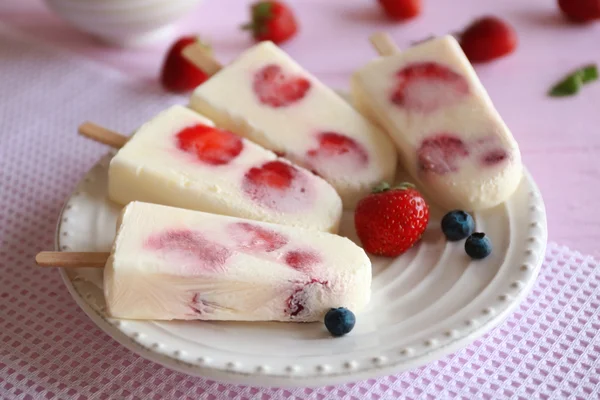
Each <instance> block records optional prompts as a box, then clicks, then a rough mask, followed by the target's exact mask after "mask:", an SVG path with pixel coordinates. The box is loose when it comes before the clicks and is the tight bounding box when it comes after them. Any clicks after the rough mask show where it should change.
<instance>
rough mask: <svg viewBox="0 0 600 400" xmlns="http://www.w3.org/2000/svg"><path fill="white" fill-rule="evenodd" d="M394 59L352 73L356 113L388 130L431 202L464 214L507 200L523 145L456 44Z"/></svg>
mask: <svg viewBox="0 0 600 400" xmlns="http://www.w3.org/2000/svg"><path fill="white" fill-rule="evenodd" d="M374 44H375V45H376V46H377V47H378V48H380V49H385V48H388V49H389V48H391V47H393V43H392V44H389V43H388V42H387V41H385V40H384V43H377V41H375V42H374ZM390 53H392V54H389V55H388V54H386V56H385V57H381V58H378V59H376V60H374V61H372V62H370V63H368V64H367V65H366V66H364V67H363V68H361V69H359V70H358V71H356V73H355V74H354V76H353V78H352V92H353V97H354V100H355V103H356V104H357V105H358V106H357V107H358V108H359V109H361V110H362V111H363V113H364V114H365V115H368V116H369V118H371V119H372V120H373V121H376V122H377V123H378V124H380V125H381V126H382V127H384V129H386V131H387V132H388V134H389V135H390V136H391V137H392V138H393V140H394V142H395V143H396V147H397V148H398V151H399V153H400V158H401V160H402V163H403V164H404V166H405V168H406V170H407V171H408V172H409V173H410V174H411V175H412V177H413V179H414V180H415V181H416V182H417V183H419V184H420V188H421V189H422V190H423V191H424V192H425V193H426V194H427V195H428V196H429V197H430V198H431V200H433V201H435V202H436V203H438V204H439V205H442V206H444V207H445V208H448V209H463V210H480V209H486V208H490V207H494V206H496V205H498V204H500V203H502V202H503V201H505V200H506V199H507V198H508V197H509V196H510V195H511V194H512V193H513V192H514V191H515V189H516V188H517V186H518V184H519V182H520V181H521V177H522V175H523V170H522V164H521V153H520V151H519V146H518V145H517V142H516V141H515V139H514V138H513V136H512V134H511V132H510V130H509V129H508V127H507V126H506V124H505V123H504V121H503V120H502V118H501V117H500V115H499V114H498V112H497V110H496V109H495V107H494V105H493V103H492V101H491V99H490V97H489V95H488V94H487V92H486V90H485V89H484V87H483V85H482V84H481V82H480V81H479V79H478V78H477V75H476V74H475V71H474V70H473V67H472V66H471V64H470V63H469V61H468V60H467V58H466V56H465V55H464V53H463V52H462V50H461V48H460V46H459V44H458V43H457V42H456V40H455V39H454V38H453V37H451V36H445V37H440V38H435V39H431V40H428V41H426V42H423V43H421V44H418V45H416V46H414V47H411V48H409V49H407V50H405V51H402V52H399V51H393V50H392V51H390Z"/></svg>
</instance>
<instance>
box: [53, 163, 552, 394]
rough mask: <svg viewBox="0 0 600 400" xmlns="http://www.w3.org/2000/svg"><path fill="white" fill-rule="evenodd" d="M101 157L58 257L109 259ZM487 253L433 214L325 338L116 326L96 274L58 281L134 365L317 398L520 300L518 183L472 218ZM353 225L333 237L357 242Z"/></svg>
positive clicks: (474, 333) (522, 193) (252, 328)
mask: <svg viewBox="0 0 600 400" xmlns="http://www.w3.org/2000/svg"><path fill="white" fill-rule="evenodd" d="M111 156H112V154H107V155H106V156H105V157H104V158H103V159H102V160H100V162H99V163H98V164H97V165H96V166H95V167H94V168H93V169H92V170H90V171H89V172H88V174H87V175H86V176H85V178H84V179H83V181H82V182H81V183H80V184H79V185H78V187H77V189H76V190H75V192H74V193H73V195H72V196H71V198H70V199H69V200H68V201H67V202H66V204H65V207H64V209H63V212H62V215H61V217H60V221H59V224H58V228H57V236H56V245H57V247H58V249H60V250H64V251H109V250H110V247H111V243H112V240H113V238H114V234H115V229H116V218H117V214H118V212H119V209H120V207H119V206H117V205H116V204H114V203H111V202H110V201H108V200H107V197H106V189H107V166H108V162H109V161H110V158H111ZM474 217H475V220H476V224H477V230H478V231H483V232H486V234H487V235H488V236H489V237H490V238H491V240H492V243H493V248H494V251H493V253H492V254H491V255H490V256H489V257H488V258H486V259H484V260H481V261H471V260H470V258H469V257H468V256H467V255H466V254H465V252H464V248H463V246H464V241H461V242H455V243H450V242H447V241H446V240H445V239H444V237H443V235H442V234H441V230H440V228H439V221H440V218H441V213H440V212H439V211H437V210H435V209H432V216H431V223H430V226H429V227H428V229H427V231H426V234H425V236H424V238H423V240H422V242H421V243H420V244H419V245H417V246H416V247H414V248H413V249H411V250H410V251H409V252H408V253H406V254H404V255H402V256H400V257H398V258H397V259H385V258H372V261H373V286H372V287H373V296H372V301H371V302H370V305H369V307H368V309H367V310H366V311H364V312H362V313H360V314H358V315H357V324H356V327H355V328H354V330H353V331H352V332H351V333H350V334H348V335H347V336H345V337H342V338H333V337H331V336H330V335H329V334H328V333H327V331H326V329H325V327H324V325H323V324H321V323H309V324H297V323H277V322H269V323H242V322H200V321H192V322H189V321H187V322H183V321H177V322H154V321H130V320H114V319H111V318H108V317H107V316H106V315H105V313H104V298H103V295H102V291H101V289H100V287H101V286H102V271H101V270H94V269H87V268H86V269H77V270H69V271H67V270H61V273H62V275H63V278H64V281H65V284H66V285H67V287H68V289H69V291H70V292H71V294H72V295H73V297H74V298H75V300H76V301H77V303H78V304H79V305H80V306H81V308H82V309H83V310H84V311H85V312H86V313H87V314H88V315H89V317H90V318H91V319H92V320H93V321H94V322H95V323H96V324H97V325H98V326H99V327H100V328H102V329H103V330H104V331H106V332H107V333H108V334H109V335H110V336H112V337H113V338H114V339H115V340H117V341H118V342H119V343H121V344H123V345H124V346H126V347H128V348H129V349H131V350H132V351H134V352H136V353H138V354H140V355H141V356H143V357H145V358H147V359H150V360H153V361H155V362H158V363H160V364H163V365H165V366H167V367H169V368H173V369H175V370H179V371H182V372H185V373H187V374H191V375H198V376H203V377H208V378H211V379H216V380H220V381H227V382H234V383H244V384H251V385H257V386H320V385H328V384H335V383H343V382H348V381H356V380H361V379H367V378H374V377H377V376H381V375H385V374H392V373H397V372H400V371H403V370H406V369H410V368H415V367H418V366H421V365H423V364H425V363H428V362H430V361H433V360H435V359H437V358H440V357H442V356H444V355H446V354H448V353H451V352H453V351H455V350H457V349H459V348H461V347H463V346H465V345H467V344H468V343H470V342H471V341H473V340H475V339H476V338H477V337H480V336H481V335H483V334H484V333H486V332H487V331H489V330H490V329H491V328H493V327H494V326H496V325H497V324H498V323H500V322H501V321H502V320H503V319H504V318H505V317H506V316H507V314H508V313H509V312H510V311H511V310H512V309H513V308H514V307H515V306H516V305H517V304H518V303H519V301H520V300H521V299H522V298H523V297H524V296H525V295H526V294H527V292H528V291H529V289H530V288H531V286H532V283H533V282H534V280H535V279H536V277H537V274H538V271H539V267H540V265H541V263H542V260H543V257H544V251H545V247H546V239H547V230H546V214H545V209H544V204H543V201H542V198H541V196H540V193H539V191H538V189H537V187H536V185H535V183H534V182H533V180H532V179H531V177H530V176H529V174H528V173H525V175H524V177H523V180H522V182H521V184H520V186H519V188H518V189H517V191H516V193H515V194H514V195H513V196H512V197H511V198H510V199H509V201H508V202H506V203H505V204H502V205H500V206H498V207H496V208H494V209H492V210H488V211H486V212H483V213H477V214H475V215H474ZM352 221H353V218H352V214H351V213H348V214H347V215H345V216H344V219H343V222H342V228H341V232H340V234H341V235H345V236H348V237H349V238H351V239H352V240H355V241H356V240H357V239H356V236H355V233H354V229H353V222H352Z"/></svg>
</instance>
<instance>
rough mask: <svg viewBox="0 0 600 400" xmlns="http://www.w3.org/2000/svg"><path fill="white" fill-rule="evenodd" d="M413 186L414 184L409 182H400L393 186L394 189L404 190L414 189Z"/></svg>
mask: <svg viewBox="0 0 600 400" xmlns="http://www.w3.org/2000/svg"><path fill="white" fill-rule="evenodd" d="M415 187H416V186H415V185H413V184H412V183H410V182H402V183H400V184H398V185H396V186H394V189H399V190H406V189H414V188H415Z"/></svg>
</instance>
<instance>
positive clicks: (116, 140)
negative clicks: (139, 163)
mask: <svg viewBox="0 0 600 400" xmlns="http://www.w3.org/2000/svg"><path fill="white" fill-rule="evenodd" d="M78 131H79V134H80V135H83V136H85V137H87V138H90V139H92V140H95V141H96V142H100V143H104V144H107V145H109V146H111V147H114V148H115V149H120V148H121V147H123V146H125V143H127V141H128V140H129V138H128V137H127V136H123V135H121V134H120V133H117V132H115V131H111V130H110V129H106V128H104V127H102V126H100V125H96V124H94V123H93V122H84V123H83V124H81V125H79V128H78Z"/></svg>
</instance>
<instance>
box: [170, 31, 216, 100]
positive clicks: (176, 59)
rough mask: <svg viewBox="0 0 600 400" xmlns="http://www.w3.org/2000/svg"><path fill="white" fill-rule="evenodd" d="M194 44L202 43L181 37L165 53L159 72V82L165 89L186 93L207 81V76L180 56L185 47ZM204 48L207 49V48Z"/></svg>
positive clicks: (196, 38) (195, 39) (189, 37)
mask: <svg viewBox="0 0 600 400" xmlns="http://www.w3.org/2000/svg"><path fill="white" fill-rule="evenodd" d="M196 42H198V43H202V42H201V41H200V40H199V38H198V37H196V36H183V37H181V38H179V39H178V40H177V41H176V42H175V43H173V45H172V46H171V48H170V49H169V51H168V52H167V55H166V56H165V60H164V62H163V66H162V69H161V72H160V82H161V84H162V86H163V87H164V88H165V89H167V90H169V91H172V92H177V93H178V92H187V91H190V90H192V89H195V88H196V87H197V86H198V85H200V84H201V83H203V82H204V81H205V80H207V79H208V75H207V74H206V73H205V72H204V71H202V70H201V69H200V68H198V67H196V66H195V65H194V64H192V63H191V62H190V61H188V60H187V59H186V58H185V57H184V56H183V54H182V51H183V49H184V48H185V47H186V46H188V45H190V44H192V43H196ZM202 44H203V43H202ZM203 45H204V46H206V45H205V44H203ZM206 47H207V48H208V46H206Z"/></svg>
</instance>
